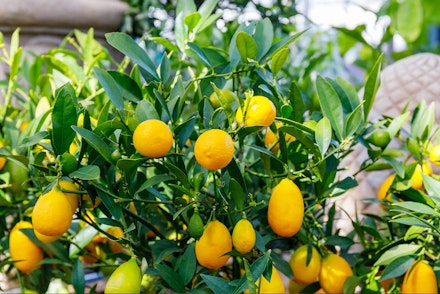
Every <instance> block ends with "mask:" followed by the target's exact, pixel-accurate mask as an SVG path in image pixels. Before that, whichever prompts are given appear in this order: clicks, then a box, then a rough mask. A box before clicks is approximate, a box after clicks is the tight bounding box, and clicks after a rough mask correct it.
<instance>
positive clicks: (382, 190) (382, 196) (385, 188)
mask: <svg viewBox="0 0 440 294" xmlns="http://www.w3.org/2000/svg"><path fill="white" fill-rule="evenodd" d="M395 177H396V175H394V174H393V175H389V176H388V177H387V178H386V179H385V181H383V183H382V184H381V185H380V187H379V190H377V199H379V200H382V201H383V200H389V199H390V198H391V193H389V191H390V187H391V185H392V183H393V181H394V178H395Z"/></svg>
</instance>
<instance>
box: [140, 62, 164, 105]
mask: <svg viewBox="0 0 440 294" xmlns="http://www.w3.org/2000/svg"><path fill="white" fill-rule="evenodd" d="M159 75H160V79H161V81H162V83H164V84H166V83H167V82H168V81H169V79H170V77H171V63H170V59H169V58H168V56H167V55H166V54H164V55H163V56H162V60H161V61H160V64H159ZM141 97H142V96H141Z"/></svg>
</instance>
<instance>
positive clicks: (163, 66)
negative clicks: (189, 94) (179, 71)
mask: <svg viewBox="0 0 440 294" xmlns="http://www.w3.org/2000/svg"><path fill="white" fill-rule="evenodd" d="M159 74H160V79H161V81H162V83H164V84H166V83H167V82H168V81H169V79H170V76H171V62H170V59H169V58H168V56H167V55H166V54H164V55H163V56H162V60H161V61H160V64H159Z"/></svg>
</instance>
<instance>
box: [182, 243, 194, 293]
mask: <svg viewBox="0 0 440 294" xmlns="http://www.w3.org/2000/svg"><path fill="white" fill-rule="evenodd" d="M196 267H197V259H196V253H195V244H194V243H191V244H189V245H188V247H186V250H185V253H184V254H183V255H182V257H181V258H180V260H179V264H178V270H179V275H180V276H181V277H182V280H183V283H184V284H185V285H187V284H188V283H189V282H191V281H192V279H193V278H194V274H195V272H196Z"/></svg>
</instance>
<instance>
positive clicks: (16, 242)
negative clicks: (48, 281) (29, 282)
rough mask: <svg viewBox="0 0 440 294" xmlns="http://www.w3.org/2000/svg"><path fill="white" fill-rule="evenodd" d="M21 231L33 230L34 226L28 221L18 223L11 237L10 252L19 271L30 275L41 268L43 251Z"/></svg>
mask: <svg viewBox="0 0 440 294" xmlns="http://www.w3.org/2000/svg"><path fill="white" fill-rule="evenodd" d="M21 229H32V224H31V223H30V222H27V221H20V222H18V223H17V224H16V225H15V226H14V227H13V228H12V230H11V234H10V235H9V252H10V254H11V259H12V260H13V261H14V265H15V267H16V268H17V269H19V270H20V271H22V272H23V273H26V274H28V273H30V272H32V271H33V270H35V269H38V268H40V267H41V265H40V264H39V263H40V261H42V260H43V257H44V256H43V250H42V249H41V248H40V247H38V246H37V245H35V244H34V243H33V242H32V240H31V239H29V238H28V236H26V234H25V233H23V232H22V231H21Z"/></svg>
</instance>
